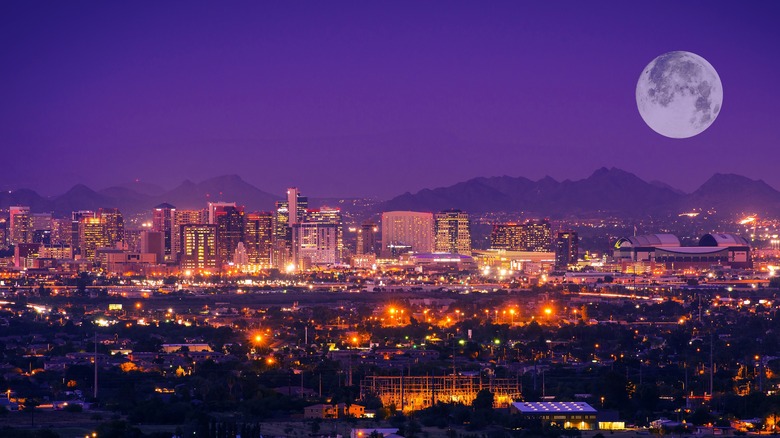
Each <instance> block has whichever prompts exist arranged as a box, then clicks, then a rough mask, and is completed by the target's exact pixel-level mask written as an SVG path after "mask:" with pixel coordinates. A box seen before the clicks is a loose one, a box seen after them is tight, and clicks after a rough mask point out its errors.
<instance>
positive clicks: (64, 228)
mask: <svg viewBox="0 0 780 438" xmlns="http://www.w3.org/2000/svg"><path fill="white" fill-rule="evenodd" d="M72 239H73V233H72V231H71V221H70V219H52V221H51V244H52V245H57V246H70V244H71V240H72Z"/></svg>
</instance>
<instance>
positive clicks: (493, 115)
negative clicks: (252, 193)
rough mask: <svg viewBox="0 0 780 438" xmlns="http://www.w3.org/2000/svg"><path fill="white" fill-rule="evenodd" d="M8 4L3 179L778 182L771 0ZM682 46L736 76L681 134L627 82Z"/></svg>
mask: <svg viewBox="0 0 780 438" xmlns="http://www.w3.org/2000/svg"><path fill="white" fill-rule="evenodd" d="M672 7H673V8H674V10H675V11H677V12H676V13H674V14H672V13H670V12H669V10H670V8H672ZM2 8H3V13H2V14H0V16H2V17H3V18H0V20H2V26H0V29H2V30H0V32H2V33H1V34H0V35H2V36H3V38H4V40H6V41H12V42H13V44H9V45H7V46H5V47H4V48H3V49H0V50H2V52H0V53H2V54H3V57H4V59H6V60H7V61H8V63H9V65H13V66H15V68H10V69H4V70H3V72H1V73H0V78H1V79H2V80H0V90H2V93H3V95H4V96H6V100H5V104H4V105H3V107H2V109H0V133H2V135H3V138H4V150H6V151H7V153H10V157H11V159H12V163H13V164H12V165H11V166H9V169H8V170H7V172H5V173H4V175H3V177H2V178H0V186H2V187H3V188H5V189H12V188H19V187H28V188H33V189H36V190H40V191H41V192H42V193H44V194H48V195H51V194H56V193H61V192H62V190H61V189H62V188H63V187H70V186H72V185H73V184H75V183H84V184H87V185H89V186H92V187H94V188H99V187H106V186H108V185H111V184H116V183H119V182H121V181H133V180H135V179H140V180H141V181H143V182H150V183H154V184H159V185H162V186H165V187H171V186H173V185H175V184H177V183H179V182H180V181H182V180H184V179H188V178H189V179H193V180H200V179H202V178H201V177H203V178H208V177H211V176H215V175H222V174H240V175H242V176H244V178H245V179H246V180H247V181H248V182H250V183H252V184H254V185H256V186H258V187H260V188H262V189H263V190H267V191H269V192H271V193H281V192H282V191H283V190H284V188H285V187H287V186H290V185H298V186H301V187H310V188H311V189H310V190H308V193H309V194H310V196H319V197H322V196H376V197H380V198H388V197H390V196H394V195H397V194H400V193H403V192H405V191H411V192H416V191H418V190H420V189H422V188H426V187H428V188H432V187H441V186H447V185H450V184H453V183H456V182H459V181H464V180H467V179H470V178H473V177H479V176H493V175H510V176H525V177H528V178H530V179H534V180H536V179H539V178H542V177H544V176H545V175H550V176H552V177H553V178H556V179H558V180H563V179H580V178H585V177H587V176H588V174H589V173H590V172H592V170H593V169H596V168H599V167H602V166H606V167H613V166H614V167H619V168H622V169H625V170H627V171H629V172H633V173H635V174H637V175H638V176H640V177H641V178H643V179H645V180H648V181H653V180H661V181H664V182H666V183H668V184H671V185H672V186H675V187H678V188H680V189H682V190H684V191H688V192H689V191H692V190H693V189H695V188H696V185H697V184H700V183H701V182H703V181H704V180H705V179H706V178H707V177H708V176H709V175H711V174H713V173H716V172H720V173H739V174H743V175H747V176H749V177H751V178H754V179H763V180H765V181H766V182H767V183H769V184H770V185H772V186H774V187H778V186H780V179H778V178H779V177H778V176H777V175H776V173H775V172H774V170H773V168H772V163H771V160H766V159H765V158H766V157H767V156H771V154H772V153H773V152H774V148H775V145H776V144H777V140H778V139H780V128H779V127H778V126H777V125H776V123H774V118H775V115H776V110H775V108H774V102H775V101H776V100H777V99H778V98H780V89H779V88H778V87H777V86H776V85H775V84H774V79H773V77H774V72H776V71H777V67H778V63H780V61H779V60H778V59H777V57H776V56H772V55H773V54H774V53H777V49H778V48H779V47H778V45H780V43H778V41H780V38H778V35H777V33H778V32H780V31H778V30H777V29H776V28H775V26H773V24H774V23H773V21H774V20H773V17H776V16H777V13H776V12H777V8H778V6H777V5H776V4H774V3H769V2H753V3H750V4H749V5H747V6H745V5H735V4H730V3H725V2H724V3H721V2H717V3H712V2H708V3H686V4H682V5H680V4H676V3H674V4H673V3H666V4H660V5H659V7H656V8H652V10H638V9H636V8H638V6H632V5H625V4H621V3H601V4H599V5H583V4H576V3H568V2H564V3H562V4H557V5H533V6H529V5H527V4H504V3H496V4H493V5H491V6H490V7H479V6H478V5H468V4H452V5H448V7H447V8H446V9H445V8H444V7H443V6H442V5H440V4H428V5H414V7H413V8H412V6H411V5H404V4H393V5H388V4H371V5H358V4H345V3H339V4H335V5H328V6H324V5H299V6H290V5H267V4H246V5H236V6H234V7H233V8H231V9H229V10H228V9H223V10H219V9H215V8H212V7H209V6H208V5H206V4H203V3H196V4H188V5H187V7H186V8H184V7H182V6H181V5H179V4H173V3H171V4H163V5H155V10H154V13H151V14H150V13H148V12H149V11H148V10H147V8H143V7H137V6H130V5H87V4H81V5H75V6H74V5H58V4H48V5H45V6H41V5H34V4H33V5H31V4H5V5H3V6H2ZM412 10H413V11H414V13H411V12H410V11H412ZM691 17H696V18H695V19H694V18H691ZM670 50H689V51H691V52H694V53H697V54H699V55H701V56H703V57H705V58H706V59H707V60H708V61H710V62H711V63H712V65H713V66H714V67H715V68H716V70H717V71H718V73H719V74H720V76H721V79H722V81H723V87H724V103H723V110H722V113H721V114H720V115H719V117H718V119H717V120H716V122H715V123H714V124H713V125H712V127H711V128H710V129H708V130H707V131H706V132H704V133H702V134H700V135H699V136H697V137H694V138H691V139H687V140H671V139H666V138H663V137H661V136H659V135H657V134H655V133H654V132H653V131H652V130H650V129H649V128H648V127H647V126H646V125H645V124H644V123H643V122H642V120H641V117H640V116H639V114H638V112H637V108H636V102H635V101H634V88H635V86H636V82H637V79H638V77H639V74H640V72H641V70H642V68H643V67H644V66H645V65H647V63H648V62H649V61H650V60H652V59H653V58H655V57H656V56H658V55H660V54H662V53H665V52H668V51H670ZM453 151H455V152H456V153H454V154H453V153H452V152H453ZM285 160H290V164H289V165H279V163H284V162H285ZM293 163H294V164H293ZM445 168H446V170H445ZM438 169H441V170H438ZM323 174H329V175H330V176H331V177H329V178H325V179H324V181H323V178H322V175H323ZM356 187H360V188H361V193H355V192H356Z"/></svg>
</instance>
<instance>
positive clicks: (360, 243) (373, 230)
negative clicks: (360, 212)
mask: <svg viewBox="0 0 780 438" xmlns="http://www.w3.org/2000/svg"><path fill="white" fill-rule="evenodd" d="M377 231H379V229H378V228H377V226H376V224H375V223H373V222H371V221H368V222H363V224H362V225H360V228H358V235H357V247H356V248H355V252H356V253H357V254H358V255H369V254H373V255H379V254H378V251H377V250H378V246H377V244H376V234H377Z"/></svg>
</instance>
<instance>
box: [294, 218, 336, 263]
mask: <svg viewBox="0 0 780 438" xmlns="http://www.w3.org/2000/svg"><path fill="white" fill-rule="evenodd" d="M340 229H341V225H339V224H336V223H330V222H301V223H297V224H294V225H293V228H292V230H293V260H294V263H295V266H296V267H298V268H301V267H303V266H308V265H310V264H313V265H332V264H336V263H340V262H341V248H340V247H339V234H340V233H339V230H340Z"/></svg>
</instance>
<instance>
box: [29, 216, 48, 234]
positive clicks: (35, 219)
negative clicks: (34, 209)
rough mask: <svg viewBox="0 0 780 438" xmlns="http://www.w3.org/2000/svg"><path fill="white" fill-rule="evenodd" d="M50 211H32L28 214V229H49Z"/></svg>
mask: <svg viewBox="0 0 780 438" xmlns="http://www.w3.org/2000/svg"><path fill="white" fill-rule="evenodd" d="M52 221H53V219H52V214H51V213H33V214H31V215H30V229H31V230H32V231H51V228H52Z"/></svg>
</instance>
